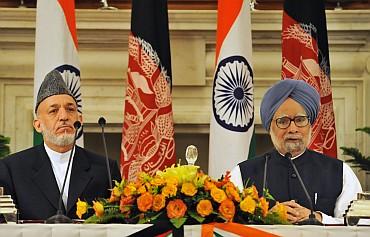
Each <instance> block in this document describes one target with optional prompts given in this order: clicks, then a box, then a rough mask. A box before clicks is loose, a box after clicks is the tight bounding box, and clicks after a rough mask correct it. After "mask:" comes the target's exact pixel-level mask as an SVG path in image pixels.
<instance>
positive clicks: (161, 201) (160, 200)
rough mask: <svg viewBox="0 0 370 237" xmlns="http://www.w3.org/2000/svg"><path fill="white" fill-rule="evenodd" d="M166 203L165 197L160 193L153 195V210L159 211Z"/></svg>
mask: <svg viewBox="0 0 370 237" xmlns="http://www.w3.org/2000/svg"><path fill="white" fill-rule="evenodd" d="M165 205H166V197H165V196H163V195H162V194H157V195H154V198H153V207H152V209H153V211H160V210H162V208H164V206H165Z"/></svg>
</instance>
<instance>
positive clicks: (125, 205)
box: [119, 196, 135, 213]
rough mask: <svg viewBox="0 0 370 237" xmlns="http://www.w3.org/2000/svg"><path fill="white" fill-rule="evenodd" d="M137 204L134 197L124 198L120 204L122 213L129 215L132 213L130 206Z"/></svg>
mask: <svg viewBox="0 0 370 237" xmlns="http://www.w3.org/2000/svg"><path fill="white" fill-rule="evenodd" d="M134 202H135V199H134V198H133V197H132V196H129V197H122V198H121V201H120V204H119V210H120V211H121V213H129V212H130V205H131V204H133V203H134Z"/></svg>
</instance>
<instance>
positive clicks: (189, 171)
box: [157, 165, 199, 185]
mask: <svg viewBox="0 0 370 237" xmlns="http://www.w3.org/2000/svg"><path fill="white" fill-rule="evenodd" d="M198 168H199V166H194V165H181V166H176V167H175V165H172V166H171V167H169V168H166V169H165V170H164V171H157V175H159V176H161V177H162V178H164V179H165V180H166V181H167V180H168V179H169V178H175V179H176V180H177V184H176V185H182V184H183V183H185V182H191V181H193V180H194V179H195V177H196V175H197V172H198ZM169 184H173V183H168V182H167V185H169Z"/></svg>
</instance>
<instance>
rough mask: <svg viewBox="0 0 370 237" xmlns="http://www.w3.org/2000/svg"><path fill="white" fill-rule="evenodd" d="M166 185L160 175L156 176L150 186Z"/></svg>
mask: <svg viewBox="0 0 370 237" xmlns="http://www.w3.org/2000/svg"><path fill="white" fill-rule="evenodd" d="M164 183H165V180H164V179H163V178H162V177H160V176H159V175H156V176H155V177H154V178H153V179H152V180H151V181H150V184H151V185H153V186H157V187H158V186H162V185H164Z"/></svg>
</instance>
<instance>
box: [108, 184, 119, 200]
mask: <svg viewBox="0 0 370 237" xmlns="http://www.w3.org/2000/svg"><path fill="white" fill-rule="evenodd" d="M121 194H122V192H121V190H120V189H119V188H118V187H117V186H116V187H114V188H113V189H112V192H111V194H110V198H109V200H108V202H109V203H113V202H118V201H119V199H120V197H121Z"/></svg>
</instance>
